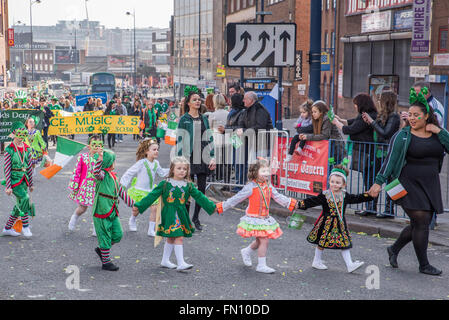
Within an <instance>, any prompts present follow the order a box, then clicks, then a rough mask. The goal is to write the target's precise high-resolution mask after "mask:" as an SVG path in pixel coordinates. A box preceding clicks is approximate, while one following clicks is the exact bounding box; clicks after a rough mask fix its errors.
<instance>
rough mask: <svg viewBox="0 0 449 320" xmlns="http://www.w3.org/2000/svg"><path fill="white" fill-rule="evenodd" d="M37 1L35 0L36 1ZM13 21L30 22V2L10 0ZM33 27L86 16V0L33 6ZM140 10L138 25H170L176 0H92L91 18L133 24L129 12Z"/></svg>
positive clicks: (50, 0) (105, 22) (57, 0)
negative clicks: (174, 0)
mask: <svg viewBox="0 0 449 320" xmlns="http://www.w3.org/2000/svg"><path fill="white" fill-rule="evenodd" d="M33 1H34V0H33ZM8 4H9V24H10V25H13V23H14V22H16V23H17V21H21V22H22V23H25V24H26V25H29V24H30V1H29V0H9V1H8ZM32 8H33V9H32V11H33V26H34V25H43V26H49V25H55V24H56V22H57V21H58V20H74V19H76V20H84V19H86V7H85V0H41V3H35V4H33V5H32ZM134 9H135V10H136V27H137V28H146V27H160V28H168V27H169V22H170V17H171V15H172V14H173V0H88V1H87V10H88V14H89V20H91V21H100V23H101V24H102V25H104V26H106V27H107V28H115V27H119V28H122V29H128V28H130V27H131V28H132V27H133V22H134V21H133V18H132V17H131V16H127V15H126V12H127V11H131V12H132V11H133V10H134Z"/></svg>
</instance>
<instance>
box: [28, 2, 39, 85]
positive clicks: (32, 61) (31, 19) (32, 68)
mask: <svg viewBox="0 0 449 320" xmlns="http://www.w3.org/2000/svg"><path fill="white" fill-rule="evenodd" d="M35 3H41V0H35V1H32V0H30V27H31V80H32V81H34V54H33V14H32V10H31V8H32V6H33V4H35Z"/></svg>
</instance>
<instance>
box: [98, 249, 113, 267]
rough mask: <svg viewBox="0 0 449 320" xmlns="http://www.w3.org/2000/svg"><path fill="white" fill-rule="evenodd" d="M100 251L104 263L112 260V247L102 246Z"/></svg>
mask: <svg viewBox="0 0 449 320" xmlns="http://www.w3.org/2000/svg"><path fill="white" fill-rule="evenodd" d="M100 252H101V262H102V263H103V264H106V263H109V262H111V258H110V257H109V255H110V254H111V249H101V248H100Z"/></svg>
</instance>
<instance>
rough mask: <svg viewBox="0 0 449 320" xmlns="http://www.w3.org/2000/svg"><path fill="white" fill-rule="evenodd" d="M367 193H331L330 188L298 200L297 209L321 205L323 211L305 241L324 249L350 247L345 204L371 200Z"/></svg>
mask: <svg viewBox="0 0 449 320" xmlns="http://www.w3.org/2000/svg"><path fill="white" fill-rule="evenodd" d="M372 200H373V198H372V197H370V196H369V195H368V194H367V193H363V194H359V195H353V194H349V193H346V192H342V193H341V194H340V195H335V194H332V192H331V191H330V190H326V191H323V192H322V193H320V194H319V195H318V196H314V197H310V198H307V199H304V200H299V205H298V207H299V209H301V210H306V209H308V208H313V207H316V206H321V207H322V208H323V211H322V212H321V215H320V216H319V217H318V219H317V221H316V222H315V225H314V226H313V228H312V231H311V232H310V233H309V235H308V237H307V241H308V242H310V243H313V244H316V245H318V246H319V247H320V248H325V249H350V248H352V241H351V235H350V234H349V230H348V226H347V224H346V217H345V212H346V205H347V204H352V203H362V202H368V201H372Z"/></svg>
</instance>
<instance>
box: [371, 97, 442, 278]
mask: <svg viewBox="0 0 449 320" xmlns="http://www.w3.org/2000/svg"><path fill="white" fill-rule="evenodd" d="M412 97H416V93H415V94H414V95H412ZM410 102H411V107H410V108H409V123H410V126H408V127H405V128H403V129H402V130H401V131H399V132H398V133H397V134H395V135H394V136H393V138H392V139H391V142H390V147H389V151H388V155H387V158H386V160H385V162H384V164H383V166H382V168H381V169H380V171H379V174H378V175H377V176H376V183H375V184H374V185H373V186H372V187H371V189H370V191H369V193H370V195H372V196H373V197H377V196H378V195H379V192H380V191H381V185H382V184H383V183H385V182H387V181H391V180H394V179H396V178H399V181H400V182H401V184H402V186H403V187H404V189H405V190H406V191H407V192H408V194H407V195H405V196H404V197H402V198H400V199H398V200H397V203H398V204H400V205H401V206H402V208H403V209H404V211H405V213H406V214H407V216H408V217H409V218H410V225H409V226H407V227H405V228H404V230H403V231H402V232H401V234H400V236H399V238H398V239H397V240H396V242H395V243H394V244H393V245H392V246H391V247H388V248H387V251H388V256H389V260H390V264H391V266H392V267H393V268H397V267H398V263H397V256H398V254H399V252H400V250H401V249H402V248H403V247H404V246H405V245H406V244H407V243H409V242H410V241H412V242H413V247H414V249H415V253H416V256H417V258H418V261H419V271H420V272H421V273H425V274H430V275H440V274H441V273H442V271H441V270H439V269H437V268H435V267H434V266H432V265H430V263H429V261H428V259H427V246H428V242H429V226H430V223H431V221H432V214H433V212H436V213H437V214H441V213H443V210H444V208H443V201H442V198H441V185H440V178H439V172H440V169H441V165H442V162H443V157H444V151H446V152H448V151H449V133H448V132H447V131H446V130H445V129H442V128H440V127H439V125H438V121H437V119H436V117H435V114H434V112H433V109H432V108H431V107H430V106H429V105H428V104H427V101H426V99H425V98H424V99H422V97H421V98H420V100H419V101H416V98H411V101H410Z"/></svg>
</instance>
